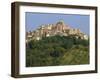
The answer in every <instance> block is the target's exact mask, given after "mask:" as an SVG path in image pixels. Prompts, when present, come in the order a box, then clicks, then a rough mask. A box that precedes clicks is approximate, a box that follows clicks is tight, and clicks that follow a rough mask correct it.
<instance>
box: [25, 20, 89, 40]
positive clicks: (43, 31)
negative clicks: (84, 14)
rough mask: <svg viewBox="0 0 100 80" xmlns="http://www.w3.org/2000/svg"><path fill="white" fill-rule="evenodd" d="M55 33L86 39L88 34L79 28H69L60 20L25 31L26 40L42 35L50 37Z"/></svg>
mask: <svg viewBox="0 0 100 80" xmlns="http://www.w3.org/2000/svg"><path fill="white" fill-rule="evenodd" d="M55 35H59V36H74V37H76V38H77V39H85V40H88V35H86V34H84V33H83V32H81V31H80V29H76V28H71V27H70V26H69V25H67V24H65V23H64V21H62V20H61V21H58V22H57V23H55V24H45V25H41V26H40V27H38V28H37V29H36V30H33V31H30V32H26V42H29V41H31V40H40V39H42V38H43V37H50V36H55Z"/></svg>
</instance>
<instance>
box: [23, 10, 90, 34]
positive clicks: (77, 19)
mask: <svg viewBox="0 0 100 80" xmlns="http://www.w3.org/2000/svg"><path fill="white" fill-rule="evenodd" d="M89 19H90V16H89V15H76V14H59V13H57V14H56V13H31V12H26V13H25V22H26V24H25V25H26V31H32V30H35V29H36V28H38V27H39V26H40V25H43V24H56V23H57V22H58V21H60V20H63V21H64V23H65V24H67V25H69V26H70V27H72V28H79V29H80V30H81V31H82V32H84V33H86V34H88V35H89V26H90V23H89V22H90V20H89Z"/></svg>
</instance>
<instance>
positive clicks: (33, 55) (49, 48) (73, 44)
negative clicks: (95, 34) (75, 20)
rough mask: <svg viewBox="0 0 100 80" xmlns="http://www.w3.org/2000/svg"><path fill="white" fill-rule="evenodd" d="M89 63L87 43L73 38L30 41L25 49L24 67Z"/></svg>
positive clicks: (58, 37)
mask: <svg viewBox="0 0 100 80" xmlns="http://www.w3.org/2000/svg"><path fill="white" fill-rule="evenodd" d="M88 63H89V41H88V40H82V39H77V38H75V37H73V36H67V37H66V36H51V37H44V38H42V39H41V40H36V41H35V40H32V41H30V42H29V43H28V44H27V48H26V66H27V67H34V66H55V65H75V64H76V65H77V64H88Z"/></svg>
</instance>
